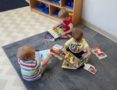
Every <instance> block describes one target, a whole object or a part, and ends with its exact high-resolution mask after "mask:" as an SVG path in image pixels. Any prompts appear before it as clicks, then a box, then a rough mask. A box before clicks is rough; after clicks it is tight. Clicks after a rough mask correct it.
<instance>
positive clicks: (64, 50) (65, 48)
mask: <svg viewBox="0 0 117 90" xmlns="http://www.w3.org/2000/svg"><path fill="white" fill-rule="evenodd" d="M67 48H68V46H66V45H64V47H63V49H62V51H63V52H64V54H66V53H67Z"/></svg>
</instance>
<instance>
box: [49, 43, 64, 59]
mask: <svg viewBox="0 0 117 90" xmlns="http://www.w3.org/2000/svg"><path fill="white" fill-rule="evenodd" d="M62 48H63V46H61V45H59V44H55V45H54V46H53V47H52V48H51V49H50V52H51V54H53V55H54V56H55V57H57V58H58V59H60V60H62V59H63V57H64V53H63V51H62Z"/></svg>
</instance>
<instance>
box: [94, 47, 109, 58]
mask: <svg viewBox="0 0 117 90" xmlns="http://www.w3.org/2000/svg"><path fill="white" fill-rule="evenodd" d="M92 53H93V54H94V55H96V57H98V59H104V58H106V57H107V55H106V54H105V53H104V52H103V51H102V50H101V49H99V48H94V49H92Z"/></svg>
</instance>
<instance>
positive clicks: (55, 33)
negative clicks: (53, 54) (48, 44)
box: [45, 27, 63, 41]
mask: <svg viewBox="0 0 117 90" xmlns="http://www.w3.org/2000/svg"><path fill="white" fill-rule="evenodd" d="M62 33H63V30H62V28H60V27H57V28H56V29H55V30H53V29H52V30H48V31H47V35H46V36H45V37H46V39H48V40H50V41H55V40H56V39H58V38H59V37H60V36H61V34H62Z"/></svg>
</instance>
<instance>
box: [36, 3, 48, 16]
mask: <svg viewBox="0 0 117 90" xmlns="http://www.w3.org/2000/svg"><path fill="white" fill-rule="evenodd" d="M35 9H37V10H39V11H41V12H43V13H45V14H49V5H48V4H44V3H42V2H38V4H37V5H36V6H35Z"/></svg>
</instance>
